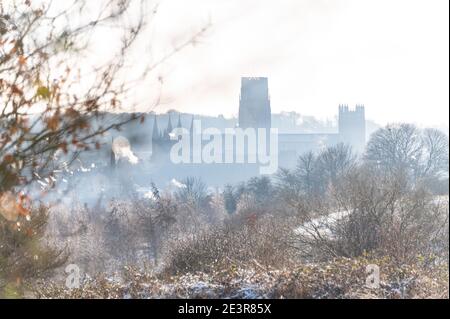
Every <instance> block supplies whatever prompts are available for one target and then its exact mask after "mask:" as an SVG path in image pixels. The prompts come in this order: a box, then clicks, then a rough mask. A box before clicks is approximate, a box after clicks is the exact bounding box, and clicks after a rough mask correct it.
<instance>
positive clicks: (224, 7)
mask: <svg viewBox="0 0 450 319" xmlns="http://www.w3.org/2000/svg"><path fill="white" fill-rule="evenodd" d="M209 20H210V21H211V22H212V28H211V29H210V30H209V31H208V33H207V34H206V36H205V37H203V39H202V41H201V43H200V44H199V45H197V46H195V47H194V48H188V49H186V50H185V51H183V52H181V53H179V54H178V55H177V56H176V57H174V58H172V59H171V60H170V61H168V62H166V63H165V64H164V65H163V66H162V67H161V68H160V69H158V71H157V72H158V75H162V76H163V77H164V86H163V101H164V102H165V103H164V104H163V105H161V106H159V107H158V109H156V111H157V112H163V111H165V110H167V109H177V110H179V111H183V112H195V113H203V114H211V115H218V114H224V115H226V116H231V115H236V114H237V112H238V100H239V87H240V77H241V76H266V77H269V86H270V88H269V89H270V94H271V99H272V109H273V112H280V111H296V112H299V113H301V114H305V115H314V116H317V117H319V118H332V117H333V116H335V115H336V113H337V106H338V104H341V103H344V104H349V105H350V106H354V105H355V104H357V103H359V104H365V105H366V112H367V117H368V118H370V119H373V120H375V121H377V122H379V123H380V124H385V123H388V122H397V121H408V122H415V123H418V124H420V125H441V126H442V125H443V126H448V116H449V1H448V0H377V1H374V0H189V1H186V0H162V1H161V5H160V7H159V11H158V15H157V16H156V18H155V20H154V21H153V25H152V31H151V33H149V34H148V35H146V36H145V39H146V40H145V41H148V45H147V46H146V49H145V51H143V53H144V54H151V55H154V56H158V55H161V54H162V52H166V51H167V50H169V49H170V47H171V45H173V44H174V43H176V42H177V41H179V40H180V39H183V38H184V37H186V36H187V35H189V34H191V33H193V32H195V30H197V29H198V28H199V27H201V26H202V25H204V24H206V23H207V22H208V21H209ZM149 83H150V82H149ZM145 86H146V88H145V89H144V90H142V89H141V90H137V91H136V96H140V97H141V98H143V99H144V100H145V98H146V95H145V94H147V92H149V91H151V89H149V88H151V85H150V84H148V85H147V84H145Z"/></svg>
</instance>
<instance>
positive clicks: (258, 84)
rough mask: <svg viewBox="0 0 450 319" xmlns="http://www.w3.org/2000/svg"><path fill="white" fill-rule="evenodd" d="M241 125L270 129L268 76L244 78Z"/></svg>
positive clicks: (240, 105) (240, 111) (240, 114)
mask: <svg viewBox="0 0 450 319" xmlns="http://www.w3.org/2000/svg"><path fill="white" fill-rule="evenodd" d="M239 127H241V128H243V129H246V128H265V129H270V127H271V108H270V96H269V81H268V79H267V78H262V77H258V78H242V80H241V96H240V100H239Z"/></svg>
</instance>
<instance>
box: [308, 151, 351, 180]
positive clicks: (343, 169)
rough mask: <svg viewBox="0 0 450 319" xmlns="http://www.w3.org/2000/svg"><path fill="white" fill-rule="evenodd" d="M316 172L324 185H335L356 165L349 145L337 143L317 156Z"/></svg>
mask: <svg viewBox="0 0 450 319" xmlns="http://www.w3.org/2000/svg"><path fill="white" fill-rule="evenodd" d="M317 160H318V163H317V165H318V170H319V173H320V174H321V175H322V176H323V177H324V179H325V182H326V183H330V182H331V183H332V184H335V183H336V182H337V180H338V178H339V177H341V176H343V175H345V174H346V173H347V172H349V171H350V170H351V169H352V168H354V167H355V165H356V156H355V154H354V153H353V151H352V148H351V147H350V146H349V145H346V144H342V143H339V144H337V145H336V146H332V147H328V148H327V149H325V150H324V151H322V152H321V153H320V154H319V156H318V159H317Z"/></svg>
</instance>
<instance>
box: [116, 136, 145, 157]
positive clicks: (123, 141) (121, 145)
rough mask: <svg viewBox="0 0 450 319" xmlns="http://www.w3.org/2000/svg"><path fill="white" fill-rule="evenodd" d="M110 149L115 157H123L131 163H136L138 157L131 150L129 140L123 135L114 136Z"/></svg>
mask: <svg viewBox="0 0 450 319" xmlns="http://www.w3.org/2000/svg"><path fill="white" fill-rule="evenodd" d="M112 151H113V152H114V155H115V156H116V159H121V158H125V159H126V160H127V161H128V162H130V163H131V164H137V163H138V162H139V159H138V158H137V156H136V155H134V153H133V151H132V150H131V146H130V142H129V141H128V139H127V138H125V137H123V136H119V137H116V138H115V139H114V140H113V143H112Z"/></svg>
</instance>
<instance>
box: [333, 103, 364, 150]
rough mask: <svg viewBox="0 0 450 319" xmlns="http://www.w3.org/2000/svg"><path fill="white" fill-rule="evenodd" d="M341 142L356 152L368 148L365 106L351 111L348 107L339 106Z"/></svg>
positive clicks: (359, 106) (358, 106)
mask: <svg viewBox="0 0 450 319" xmlns="http://www.w3.org/2000/svg"><path fill="white" fill-rule="evenodd" d="M339 135H340V142H342V143H345V144H349V145H350V146H352V148H353V149H354V150H355V151H356V152H363V151H364V148H365V146H366V115H365V108H364V105H356V108H355V109H354V110H350V109H349V108H348V105H339Z"/></svg>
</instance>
